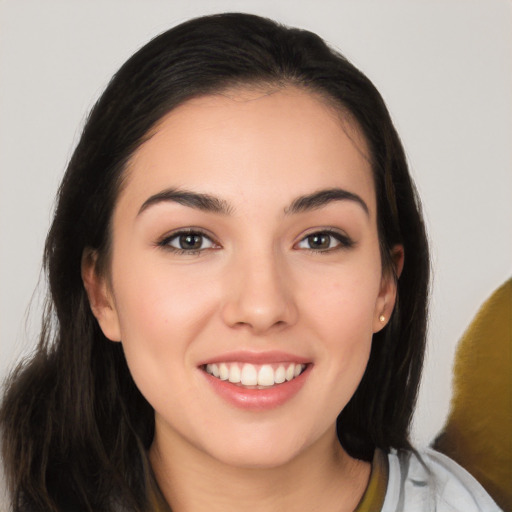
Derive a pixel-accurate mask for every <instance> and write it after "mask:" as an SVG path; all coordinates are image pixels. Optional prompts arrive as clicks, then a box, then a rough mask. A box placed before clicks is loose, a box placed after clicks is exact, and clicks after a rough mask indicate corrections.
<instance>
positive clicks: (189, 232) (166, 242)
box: [157, 229, 219, 255]
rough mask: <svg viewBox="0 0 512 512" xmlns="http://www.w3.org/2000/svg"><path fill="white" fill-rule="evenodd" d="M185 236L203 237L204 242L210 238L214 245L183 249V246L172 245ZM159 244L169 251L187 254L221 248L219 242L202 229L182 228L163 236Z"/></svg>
mask: <svg viewBox="0 0 512 512" xmlns="http://www.w3.org/2000/svg"><path fill="white" fill-rule="evenodd" d="M184 236H197V237H201V241H202V242H204V240H208V241H209V242H210V243H211V245H212V246H211V247H204V248H203V247H201V248H199V249H183V248H178V247H173V246H172V245H170V244H171V242H172V241H173V240H178V241H179V239H180V238H181V237H184ZM178 243H179V242H178ZM201 245H202V244H201ZM157 246H158V247H161V248H163V249H165V250H167V251H170V252H173V253H175V254H187V255H197V254H201V253H202V252H203V251H207V250H210V249H217V248H219V245H218V244H217V242H215V241H214V240H213V239H212V237H211V236H209V235H207V234H206V233H204V232H203V231H201V230H200V229H182V230H180V231H176V232H174V233H172V234H171V235H168V236H165V238H163V239H162V240H160V241H159V242H158V243H157Z"/></svg>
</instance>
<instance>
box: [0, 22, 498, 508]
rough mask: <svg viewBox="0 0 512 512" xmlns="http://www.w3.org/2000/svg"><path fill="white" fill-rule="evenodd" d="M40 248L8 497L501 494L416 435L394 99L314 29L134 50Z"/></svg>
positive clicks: (189, 504)
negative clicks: (38, 302)
mask: <svg viewBox="0 0 512 512" xmlns="http://www.w3.org/2000/svg"><path fill="white" fill-rule="evenodd" d="M45 264H46V268H47V270H48V276H49V283H50V293H51V300H50V302H49V303H48V304H49V305H48V311H47V316H46V320H45V323H44V325H43V329H42V334H41V339H40V343H39V348H38V350H37V352H36V354H35V355H34V356H33V357H32V358H31V360H30V361H28V362H27V363H26V364H25V365H24V366H22V367H20V368H19V369H18V370H17V371H16V372H15V373H14V374H13V375H12V376H11V379H10V383H9V385H8V388H7V391H6V395H5V397H4V401H3V405H2V410H1V415H0V418H1V424H2V429H3V453H4V460H5V466H6V472H7V476H8V478H9V485H10V489H11V494H12V501H13V507H14V510H20V511H21V510H56V511H62V510H73V511H75V510H87V511H99V510H140V511H142V510H165V509H169V508H171V509H172V510H175V511H180V510H204V509H205V508H206V507H208V509H209V510H217V509H218V510H223V511H226V510H231V509H234V508H235V507H236V508H237V509H239V508H243V509H245V510H282V509H284V508H285V507H286V508H291V509H293V510H314V509H315V508H318V509H320V508H321V509H323V510H333V511H334V510H355V509H357V510H384V511H387V510H434V509H435V507H438V509H440V510H443V508H442V507H443V506H444V507H445V509H446V510H453V509H454V508H453V507H455V506H456V505H458V503H459V502H460V503H462V505H461V506H462V508H460V510H497V508H496V507H495V505H494V504H493V503H492V500H490V498H488V497H487V496H486V495H485V493H484V492H483V490H482V489H481V487H480V486H479V485H478V484H477V483H476V482H475V481H474V480H472V479H471V478H470V477H469V476H468V475H467V474H466V473H465V472H464V471H463V470H461V469H460V468H458V467H457V466H456V465H455V464H453V463H452V462H450V461H449V460H445V459H443V458H441V457H439V456H437V455H435V454H433V453H426V454H423V455H420V454H416V453H415V452H414V450H413V449H412V447H411V445H410V442H409V438H408V431H409V423H410V419H411V415H412V411H413V407H414V402H415V398H416V394H417V388H418V383H419V378H420V373H421V366H422V359H423V352H424V344H425V325H426V306H427V289H428V271H429V259H428V249H427V243H426V237H425V231H424V226H423V221H422V218H421V212H420V207H419V202H418V200H417V197H416V195H415V191H414V186H413V184H412V182H411V179H410V176H409V174H408V170H407V165H406V161H405V157H404V153H403V149H402V147H401V144H400V141H399V138H398V136H397V134H396V132H395V130H394V128H393V125H392V122H391V120H390V117H389V114H388V112H387V110H386V107H385V105H384V103H383V101H382V99H381V97H380V95H379V94H378V92H377V91H376V90H375V88H374V87H373V85H372V84H371V83H370V81H369V80H368V79H367V78H366V77H365V76H364V75H363V74H362V73H360V72H359V71H358V70H357V69H355V68H354V67H353V66H352V65H351V64H350V63H349V62H347V61H346V60H345V59H344V58H343V57H342V56H340V55H339V54H337V53H335V52H333V51H332V50H330V49H329V48H328V47H327V46H326V45H325V43H324V42H323V41H322V40H321V39H320V38H319V37H318V36H316V35H314V34H311V33H309V32H305V31H301V30H297V29H288V28H285V27H282V26H279V25H277V24H275V23H274V22H272V21H269V20H266V19H262V18H259V17H256V16H251V15H242V14H225V15H218V16H211V17H205V18H199V19H196V20H192V21H189V22H187V23H184V24H182V25H180V26H178V27H176V28H174V29H172V30H170V31H168V32H166V33H164V34H162V35H161V36H159V37H157V38H155V39H154V40H153V41H151V42H150V43H149V44H148V45H146V46H145V47H144V48H142V49H141V50H140V51H139V52H137V53H136V54H135V55H134V56H133V57H132V58H130V59H129V60H128V61H127V62H126V63H125V65H124V66H123V67H122V68H121V69H120V70H119V72H118V73H117V74H116V75H115V76H114V78H113V80H112V81H111V83H110V85H109V86H108V88H107V89H106V91H105V92H104V94H103V96H102V97H101V98H100V100H99V102H98V103H97V105H96V106H95V107H94V109H93V111H92V113H91V115H90V117H89V120H88V122H87V124H86V127H85V129H84V132H83V134H82V137H81V140H80V142H79V144H78V146H77V148H76V150H75V153H74V155H73V157H72V159H71V161H70V164H69V167H68V169H67V172H66V175H65V177H64V180H63V182H62V185H61V188H60V191H59V197H58V205H57V209H56V213H55V218H54V221H53V224H52V227H51V230H50V233H49V235H48V238H47V243H46V250H45ZM416 503H423V505H422V506H423V508H418V506H416ZM468 503H473V504H472V505H468ZM448 507H452V508H448ZM471 507H473V508H471Z"/></svg>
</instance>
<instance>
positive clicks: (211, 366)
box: [206, 364, 220, 377]
mask: <svg viewBox="0 0 512 512" xmlns="http://www.w3.org/2000/svg"><path fill="white" fill-rule="evenodd" d="M206 371H207V372H208V373H210V374H211V375H213V376H214V377H219V375H220V373H219V367H218V366H217V365H216V364H208V365H206Z"/></svg>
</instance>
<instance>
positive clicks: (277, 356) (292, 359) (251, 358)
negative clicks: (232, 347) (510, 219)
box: [199, 350, 311, 366]
mask: <svg viewBox="0 0 512 512" xmlns="http://www.w3.org/2000/svg"><path fill="white" fill-rule="evenodd" d="M235 362H238V363H251V364H266V363H269V364H270V363H286V362H289V363H301V364H307V363H310V362H311V359H307V358H305V357H302V356H298V355H296V354H292V353H289V352H282V351H277V350H271V351H266V352H253V351H246V350H239V351H235V352H227V353H225V354H220V355H218V356H213V357H211V358H208V359H206V360H204V361H202V362H201V363H199V366H203V365H206V364H215V363H235Z"/></svg>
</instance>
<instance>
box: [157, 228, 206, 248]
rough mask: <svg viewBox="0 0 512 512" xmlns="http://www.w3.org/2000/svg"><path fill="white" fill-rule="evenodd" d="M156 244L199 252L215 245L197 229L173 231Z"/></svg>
mask: <svg viewBox="0 0 512 512" xmlns="http://www.w3.org/2000/svg"><path fill="white" fill-rule="evenodd" d="M158 245H160V246H161V247H164V248H166V249H170V250H173V251H176V252H182V253H187V252H190V253H194V252H200V251H204V250H206V249H213V248H214V247H215V244H214V242H213V241H212V240H211V238H209V237H208V236H206V235H205V234H203V233H201V232H198V231H181V232H179V233H174V234H173V235H171V236H169V237H167V238H165V239H164V240H162V241H161V242H159V244H158Z"/></svg>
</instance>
